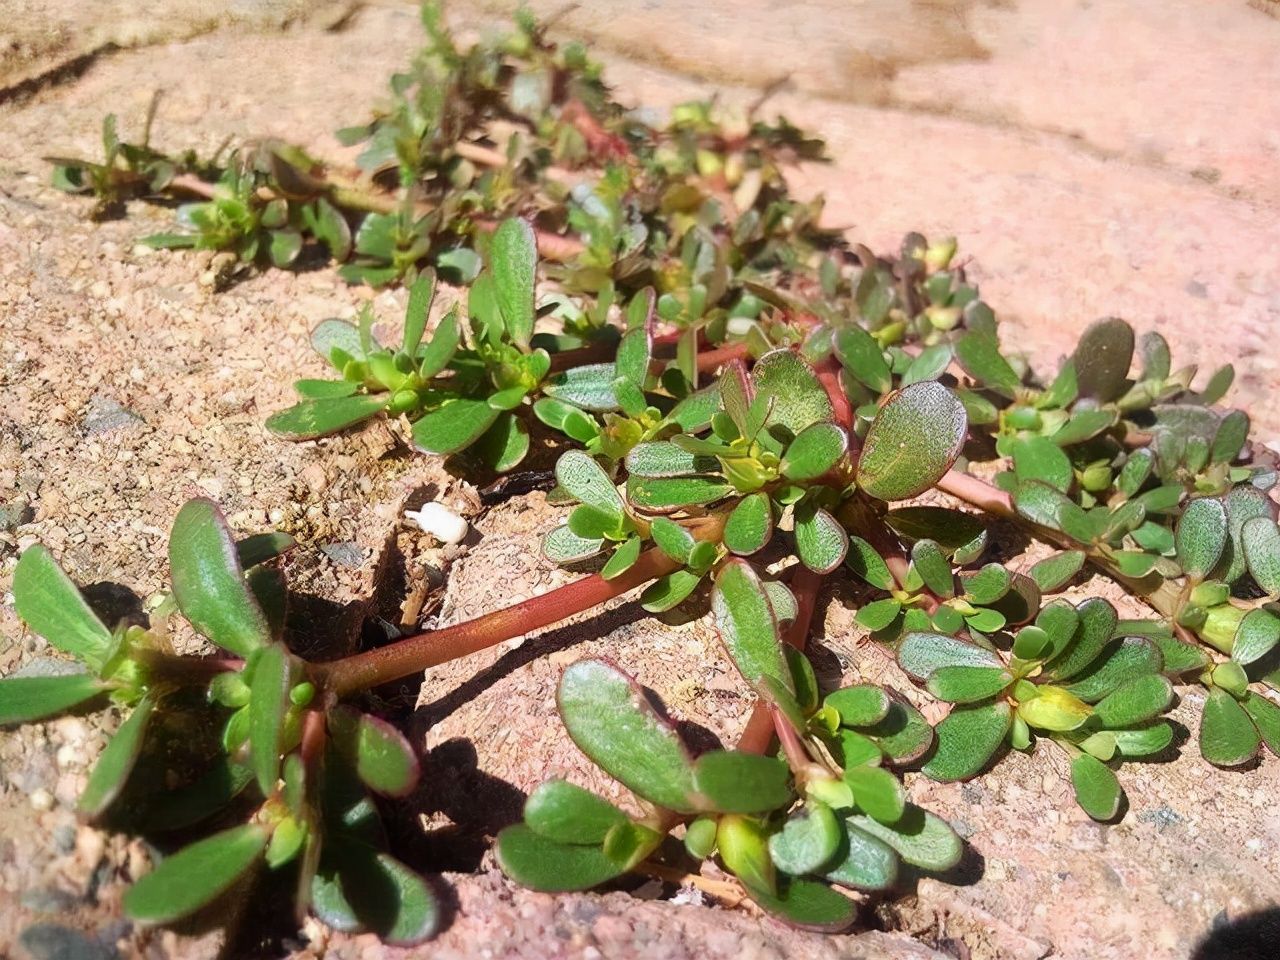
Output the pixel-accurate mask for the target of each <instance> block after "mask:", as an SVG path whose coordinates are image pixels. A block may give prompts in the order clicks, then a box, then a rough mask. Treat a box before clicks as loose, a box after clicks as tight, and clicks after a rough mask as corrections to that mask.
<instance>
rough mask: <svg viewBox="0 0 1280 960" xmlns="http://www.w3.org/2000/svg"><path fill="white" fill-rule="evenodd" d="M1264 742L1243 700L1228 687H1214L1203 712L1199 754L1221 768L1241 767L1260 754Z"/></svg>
mask: <svg viewBox="0 0 1280 960" xmlns="http://www.w3.org/2000/svg"><path fill="white" fill-rule="evenodd" d="M1255 708H1256V707H1255ZM1261 743H1262V737H1261V735H1260V734H1259V733H1258V728H1257V727H1256V726H1254V724H1253V720H1252V719H1250V717H1249V714H1248V713H1247V712H1245V708H1244V707H1242V706H1241V705H1240V701H1238V700H1237V699H1236V698H1235V697H1233V696H1232V695H1231V694H1229V693H1228V692H1227V691H1226V690H1223V689H1221V688H1218V687H1214V688H1213V689H1211V690H1210V691H1209V694H1208V696H1207V697H1206V698H1205V701H1204V712H1203V713H1202V714H1201V715H1200V755H1201V756H1202V757H1204V758H1205V759H1206V760H1208V761H1209V762H1210V763H1212V764H1214V765H1215V766H1218V767H1238V766H1240V765H1241V764H1245V763H1248V762H1249V761H1250V760H1252V759H1253V758H1254V757H1256V756H1257V755H1258V747H1259V746H1260V745H1261Z"/></svg>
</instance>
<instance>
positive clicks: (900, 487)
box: [857, 381, 968, 500]
mask: <svg viewBox="0 0 1280 960" xmlns="http://www.w3.org/2000/svg"><path fill="white" fill-rule="evenodd" d="M967 430H968V419H967V417H966V415H965V412H964V407H963V406H962V405H961V404H960V401H959V400H957V399H956V397H955V394H953V393H952V392H951V391H950V390H948V389H947V388H946V387H945V386H943V385H942V384H940V383H938V382H937V381H926V382H923V383H915V384H912V385H911V386H909V387H906V388H905V389H903V390H901V391H899V392H898V393H895V394H890V396H889V397H888V398H887V399H886V401H885V403H884V406H882V407H881V408H880V411H879V413H878V414H877V415H876V418H875V419H874V420H873V421H871V429H870V430H869V431H868V432H867V436H866V439H865V440H864V441H863V446H862V454H861V456H860V457H859V458H858V469H857V481H858V486H859V487H861V488H862V489H863V490H864V491H866V492H867V493H868V494H869V495H871V496H873V497H876V498H878V499H880V500H906V499H908V498H910V497H914V496H916V495H917V494H919V493H923V492H924V491H925V490H928V489H929V488H930V487H931V486H933V485H934V484H935V483H937V482H938V480H939V479H941V478H942V476H943V475H944V474H945V473H946V472H947V471H948V470H950V469H951V465H952V464H953V463H954V462H955V459H956V457H957V456H959V454H960V447H961V446H962V445H963V443H964V438H965V434H966V432H967Z"/></svg>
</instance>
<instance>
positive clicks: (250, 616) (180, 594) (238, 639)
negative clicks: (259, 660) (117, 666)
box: [169, 499, 271, 657]
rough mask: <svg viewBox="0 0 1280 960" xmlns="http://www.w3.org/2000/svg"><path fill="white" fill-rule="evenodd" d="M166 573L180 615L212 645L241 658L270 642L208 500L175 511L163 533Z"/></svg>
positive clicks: (232, 544)
mask: <svg viewBox="0 0 1280 960" xmlns="http://www.w3.org/2000/svg"><path fill="white" fill-rule="evenodd" d="M169 570H170V574H171V576H172V577H173V593H174V596H175V597H176V598H177V601H178V607H179V609H180V610H181V611H182V614H183V616H185V617H186V618H187V619H188V620H190V621H191V625H192V626H194V627H195V628H196V629H197V630H199V631H200V632H201V633H202V634H204V635H205V636H206V637H208V638H209V639H210V640H212V641H213V642H214V643H216V644H217V645H218V646H220V647H222V648H223V649H225V650H229V651H230V652H232V653H234V654H236V655H237V656H241V657H245V656H248V655H249V654H250V653H251V652H252V651H254V650H257V649H259V648H261V647H263V646H265V645H266V644H268V643H270V642H271V628H270V625H269V624H268V623H267V618H266V617H265V616H264V615H263V612H262V608H261V607H260V606H259V605H258V601H257V600H256V599H255V598H254V596H253V591H252V590H251V589H250V588H249V584H248V583H247V582H246V581H245V578H244V570H243V569H241V567H240V560H239V557H238V555H237V552H236V544H235V540H234V539H233V538H232V536H231V531H230V530H229V529H228V528H227V522H226V520H224V519H223V516H222V512H221V511H220V510H219V509H218V506H217V504H215V503H214V502H213V501H212V500H205V499H197V500H189V501H187V503H185V504H184V505H183V507H182V509H181V510H179V511H178V515H177V517H175V518H174V521H173V530H172V531H171V532H170V534H169Z"/></svg>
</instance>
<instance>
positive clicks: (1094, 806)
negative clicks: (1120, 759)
mask: <svg viewBox="0 0 1280 960" xmlns="http://www.w3.org/2000/svg"><path fill="white" fill-rule="evenodd" d="M1071 785H1072V786H1073V787H1074V788H1075V791H1076V802H1077V803H1078V804H1080V807H1081V809H1082V810H1084V812H1085V813H1087V814H1088V815H1089V816H1091V817H1092V818H1093V819H1094V820H1111V819H1113V818H1114V817H1115V815H1116V814H1117V813H1119V812H1120V801H1121V800H1123V799H1124V790H1122V789H1121V788H1120V781H1119V780H1117V779H1116V775H1115V774H1114V773H1112V772H1111V768H1110V767H1108V766H1107V765H1106V764H1105V763H1103V762H1102V761H1101V760H1099V759H1098V758H1097V757H1093V756H1090V755H1089V754H1087V753H1082V754H1080V756H1078V757H1076V758H1075V759H1074V760H1072V761H1071Z"/></svg>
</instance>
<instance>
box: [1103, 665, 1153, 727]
mask: <svg viewBox="0 0 1280 960" xmlns="http://www.w3.org/2000/svg"><path fill="white" fill-rule="evenodd" d="M1172 699H1173V685H1172V684H1171V683H1169V681H1168V680H1167V679H1165V678H1164V677H1163V676H1161V675H1160V674H1149V675H1147V676H1145V677H1135V678H1134V679H1133V680H1130V681H1129V682H1128V683H1126V684H1124V685H1123V686H1122V687H1120V688H1119V689H1117V690H1115V691H1113V692H1112V693H1109V694H1107V696H1105V697H1103V698H1102V699H1101V700H1099V701H1098V703H1097V704H1096V705H1095V706H1094V708H1093V712H1094V715H1095V716H1096V717H1097V719H1098V722H1099V723H1101V724H1102V726H1103V728H1111V729H1117V728H1120V727H1132V726H1133V725H1135V724H1138V723H1142V722H1143V721H1144V720H1150V719H1151V718H1152V717H1154V716H1156V715H1158V714H1160V713H1163V712H1164V710H1165V708H1166V707H1168V706H1169V701H1170V700H1172Z"/></svg>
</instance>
